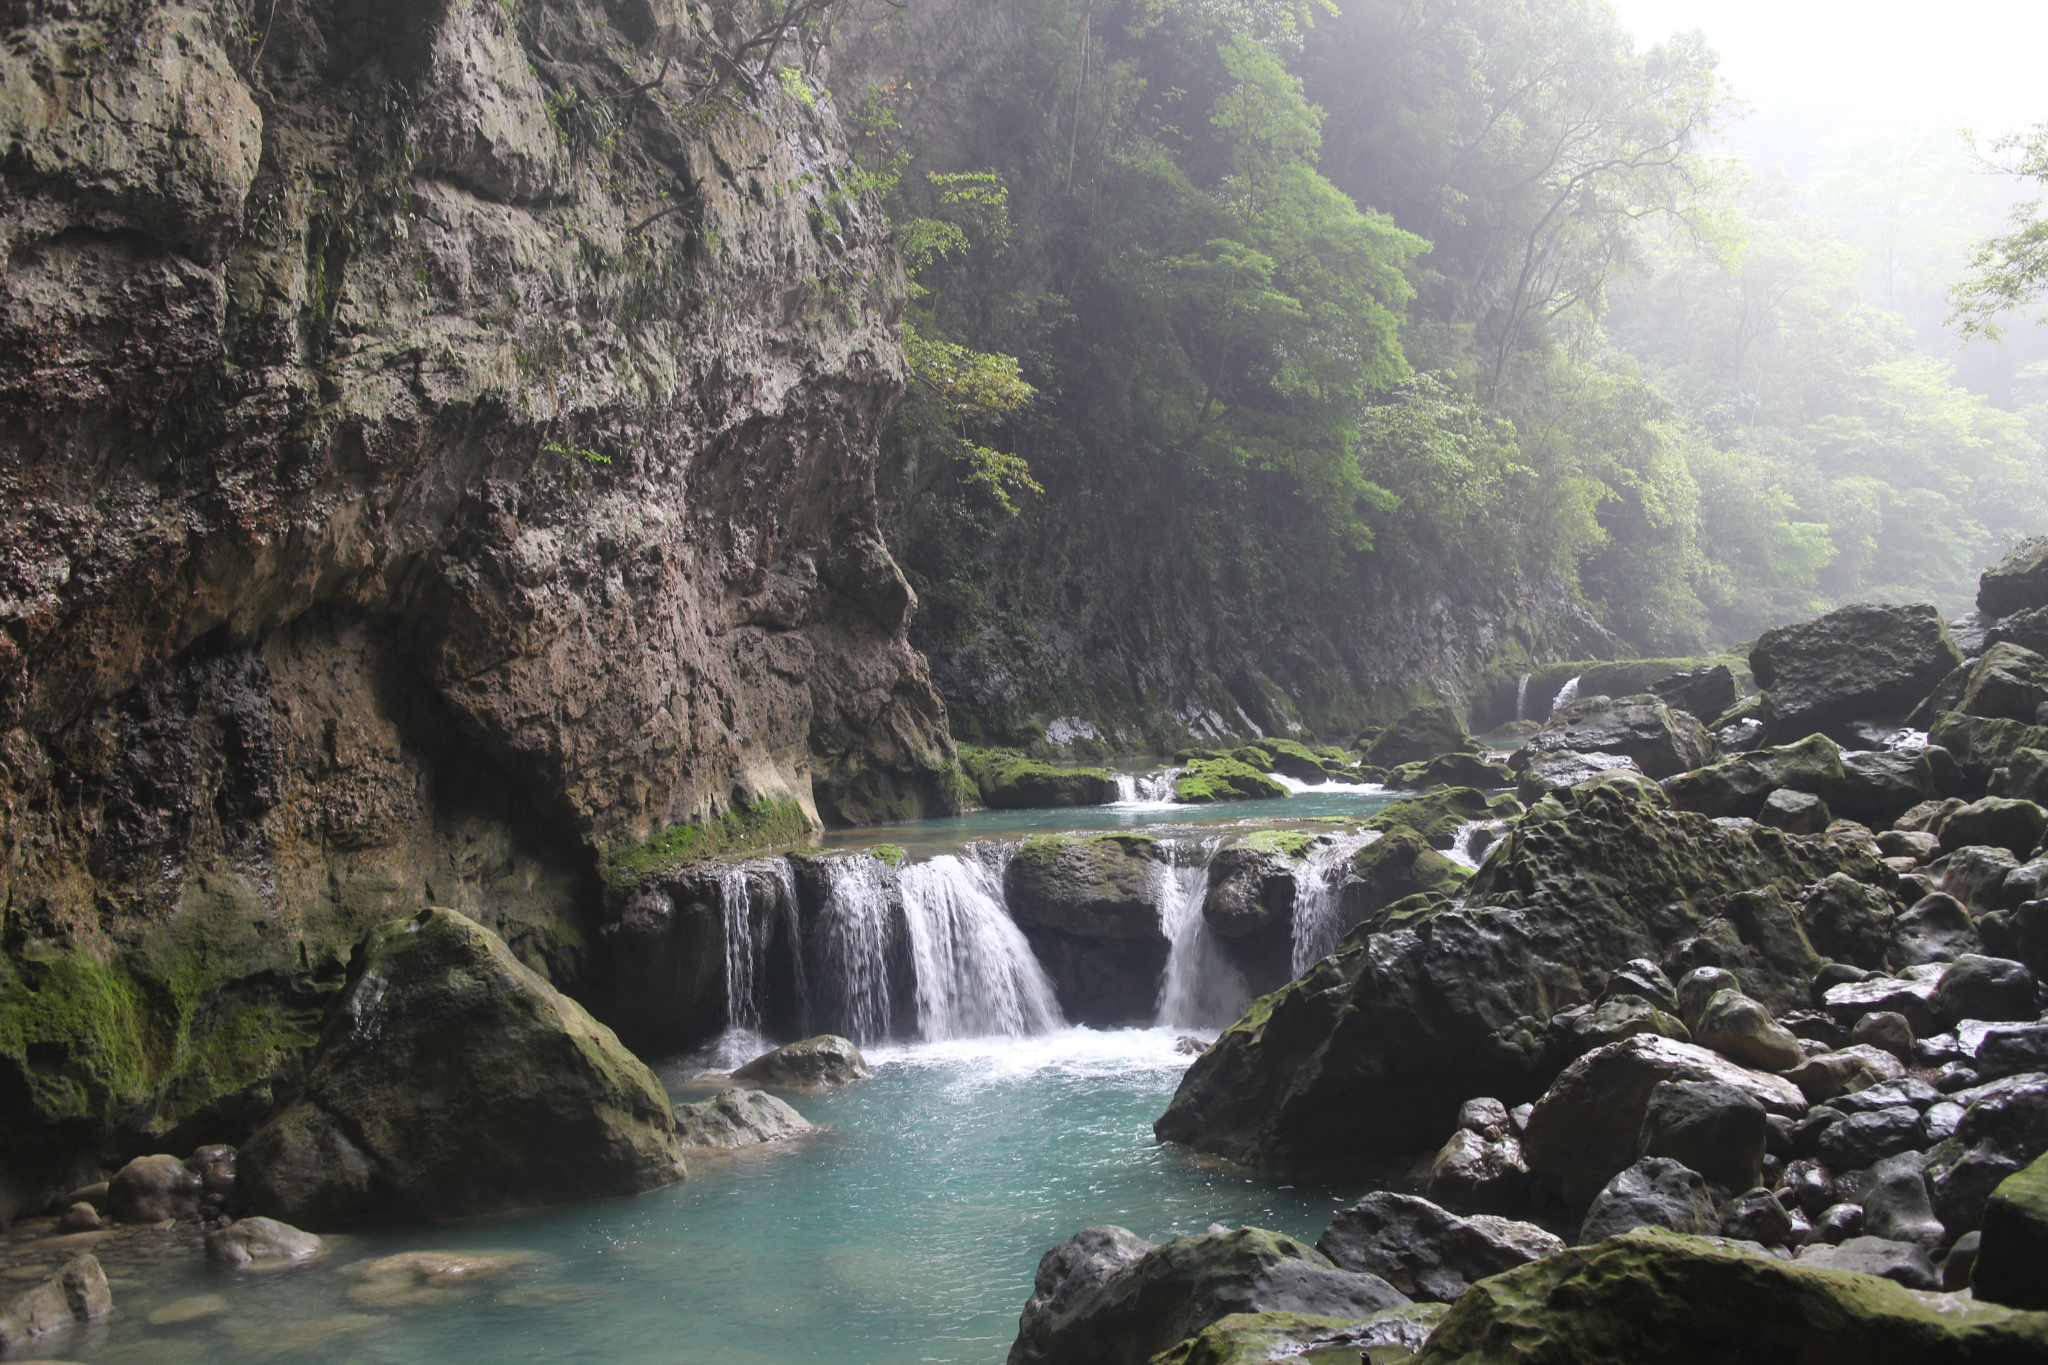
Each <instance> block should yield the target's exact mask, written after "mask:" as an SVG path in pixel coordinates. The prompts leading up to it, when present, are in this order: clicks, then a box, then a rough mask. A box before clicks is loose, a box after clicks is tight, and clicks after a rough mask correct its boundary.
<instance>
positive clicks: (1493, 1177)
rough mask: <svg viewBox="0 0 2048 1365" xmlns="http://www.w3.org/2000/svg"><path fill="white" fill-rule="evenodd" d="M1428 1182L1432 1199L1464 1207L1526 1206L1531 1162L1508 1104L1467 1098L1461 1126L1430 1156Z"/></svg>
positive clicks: (1485, 1209)
mask: <svg viewBox="0 0 2048 1365" xmlns="http://www.w3.org/2000/svg"><path fill="white" fill-rule="evenodd" d="M1427 1188H1428V1193H1429V1197H1430V1198H1431V1199H1435V1200H1439V1201H1441V1202H1443V1203H1446V1204H1449V1205H1451V1206H1452V1207H1454V1208H1459V1209H1466V1210H1478V1211H1482V1212H1505V1211H1507V1210H1511V1209H1517V1208H1520V1207H1521V1206H1522V1204H1523V1203H1524V1202H1525V1199H1526V1197H1527V1194H1528V1190H1529V1166H1528V1163H1527V1162H1526V1161H1524V1160H1523V1159H1522V1144H1521V1141H1520V1139H1519V1138H1518V1137H1517V1135H1516V1133H1515V1129H1514V1125H1513V1124H1512V1123H1511V1122H1510V1121H1509V1118H1508V1111H1507V1106H1505V1105H1503V1104H1502V1103H1501V1102H1500V1101H1499V1100H1493V1099H1483V1100H1469V1101H1467V1102H1466V1103H1465V1105H1464V1107H1463V1108H1461V1109H1460V1110H1459V1111H1458V1130H1457V1131H1456V1132H1455V1133H1452V1134H1451V1138H1450V1141H1448V1142H1446V1143H1445V1144H1444V1145H1443V1147H1442V1149H1441V1150H1439V1151H1438V1152H1437V1154H1436V1157H1435V1159H1434V1160H1433V1161H1431V1162H1430V1167H1429V1183H1428V1187H1427Z"/></svg>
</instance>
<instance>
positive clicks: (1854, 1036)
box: [1849, 1010, 1913, 1062]
mask: <svg viewBox="0 0 2048 1365" xmlns="http://www.w3.org/2000/svg"><path fill="white" fill-rule="evenodd" d="M1849 1041H1850V1043H1851V1044H1852V1045H1854V1046H1857V1047H1874V1048H1876V1049H1878V1050H1879V1051H1880V1052H1889V1053H1891V1055H1892V1056H1894V1057H1897V1058H1898V1059H1899V1060H1900V1061H1901V1062H1911V1061H1912V1060H1913V1026H1912V1025H1911V1024H1910V1023H1908V1022H1906V1016H1905V1015H1903V1014H1898V1013H1896V1012H1894V1011H1892V1010H1872V1011H1871V1012H1870V1013H1868V1014H1866V1015H1864V1016H1863V1017H1862V1018H1861V1019H1858V1020H1857V1021H1856V1027H1854V1028H1852V1029H1850V1030H1849Z"/></svg>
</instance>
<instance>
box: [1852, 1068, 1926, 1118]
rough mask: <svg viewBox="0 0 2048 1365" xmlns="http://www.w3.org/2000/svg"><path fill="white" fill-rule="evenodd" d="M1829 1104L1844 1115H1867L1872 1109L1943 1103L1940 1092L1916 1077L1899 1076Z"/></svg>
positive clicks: (1914, 1106) (1920, 1107)
mask: <svg viewBox="0 0 2048 1365" xmlns="http://www.w3.org/2000/svg"><path fill="white" fill-rule="evenodd" d="M1829 1103H1830V1104H1832V1105H1833V1106H1834V1107H1835V1108H1837V1109H1839V1110H1841V1111H1842V1112H1843V1113H1844V1114H1867V1113H1869V1112H1870V1111H1871V1110H1873V1109H1890V1108H1891V1107H1893V1106H1894V1105H1900V1104H1906V1105H1911V1106H1912V1107H1913V1108H1915V1109H1919V1110H1923V1111H1924V1110H1926V1109H1927V1108H1928V1107H1930V1106H1932V1105H1936V1104H1939V1103H1941V1092H1940V1091H1939V1090H1936V1089H1935V1088H1934V1087H1933V1086H1931V1085H1929V1084H1928V1083H1927V1082H1925V1081H1923V1080H1921V1079H1920V1078H1919V1077H1917V1076H1900V1077H1897V1078H1895V1079H1892V1080H1888V1081H1880V1082H1879V1083H1878V1084H1876V1085H1873V1086H1871V1087H1870V1088H1869V1089H1867V1090H1858V1091H1856V1092H1854V1093H1853V1094H1849V1095H1843V1096H1840V1097H1839V1098H1836V1099H1833V1100H1830V1101H1829Z"/></svg>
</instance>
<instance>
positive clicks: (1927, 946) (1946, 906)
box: [1892, 891, 1984, 1019]
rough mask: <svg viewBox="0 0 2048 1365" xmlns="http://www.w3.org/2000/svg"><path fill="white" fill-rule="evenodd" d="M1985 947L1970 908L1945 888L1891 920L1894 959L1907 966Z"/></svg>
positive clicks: (1952, 957)
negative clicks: (1971, 917)
mask: <svg viewBox="0 0 2048 1365" xmlns="http://www.w3.org/2000/svg"><path fill="white" fill-rule="evenodd" d="M1983 947H1984V944H1983V941H1982V940H1981V939H1979V938H1978V937H1977V928H1976V925H1975V924H1973V923H1972V922H1971V920H1970V912H1969V911H1968V910H1965V909H1964V908H1963V904H1962V902H1961V901H1959V900H1957V899H1956V898H1955V897H1954V896H1951V895H1948V894H1946V893H1945V892H1941V891H1936V892H1935V893H1933V894H1932V895H1929V896H1923V897H1921V898H1920V899H1919V900H1918V901H1916V902H1914V904H1913V908H1912V909H1910V910H1908V911H1906V913H1905V914H1903V915H1900V916H1899V917H1898V919H1897V920H1895V921H1893V923H1892V960H1893V961H1895V962H1898V963H1901V964H1903V965H1905V966H1909V967H1910V966H1919V965H1921V964H1924V963H1948V962H1953V961H1955V960H1956V959H1957V958H1959V957H1966V956H1968V955H1970V954H1973V953H1978V952H1981V951H1983ZM1939 981H1940V978H1939V977H1938V976H1937V977H1936V983H1937V986H1938V983H1939ZM1901 1013H1904V1011H1901ZM1907 1017H1908V1018H1909V1019H1910V1018H1911V1017H1912V1016H1910V1015H1908V1016H1907Z"/></svg>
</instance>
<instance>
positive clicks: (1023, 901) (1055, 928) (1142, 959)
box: [1003, 834, 1292, 1028]
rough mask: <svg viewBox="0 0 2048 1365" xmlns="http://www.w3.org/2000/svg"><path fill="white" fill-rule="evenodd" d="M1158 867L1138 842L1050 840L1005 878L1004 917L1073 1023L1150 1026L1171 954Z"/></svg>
mask: <svg viewBox="0 0 2048 1365" xmlns="http://www.w3.org/2000/svg"><path fill="white" fill-rule="evenodd" d="M1161 857H1162V854H1161V850H1160V848H1159V846H1158V844H1157V843H1156V842H1155V841H1154V840H1152V839H1148V838H1145V837H1143V836H1138V835H1118V834H1105V835H1099V836H1097V837H1094V838H1087V839H1082V838H1073V837H1070V836H1064V835H1048V836H1041V837H1038V838H1033V839H1027V840H1026V841H1025V842H1024V845H1023V847H1021V848H1019V849H1018V850H1017V853H1016V855H1015V856H1014V857H1012V858H1011V859H1010V862H1009V865H1008V867H1006V868H1005V869H1004V871H1003V898H1004V901H1005V903H1006V904H1007V905H1008V906H1009V909H1010V915H1011V917H1012V918H1013V919H1015V920H1016V921H1017V925H1018V927H1019V928H1021V929H1022V930H1023V931H1024V937H1025V938H1027V939H1029V940H1030V942H1031V948H1032V951H1033V952H1034V953H1036V954H1037V955H1038V960H1039V963H1040V964H1041V965H1043V966H1044V968H1045V972H1046V975H1047V976H1049V977H1050V978H1052V983H1053V989H1054V990H1055V991H1056V992H1058V995H1059V1001H1060V1008H1061V1010H1062V1011H1064V1012H1065V1014H1066V1016H1067V1018H1069V1019H1071V1020H1073V1021H1074V1022H1076V1023H1081V1024H1090V1025H1094V1026H1096V1027H1099V1028H1108V1027H1116V1026H1119V1025H1123V1024H1132V1023H1150V1022H1151V1021H1152V1014H1153V1004H1154V1001H1155V998H1156V996H1157V994H1158V991H1159V977H1160V973H1161V972H1163V971H1164V970H1165V968H1166V956H1167V952H1168V950H1169V949H1170V947H1171V945H1170V944H1168V943H1167V941H1166V935H1165V934H1164V933H1162V932H1161V931H1160V928H1159V887H1160V875H1161V872H1162V870H1163V865H1162V863H1161ZM1289 887H1290V888H1291V887H1292V882H1291V881H1290V882H1289ZM1289 906H1290V908H1291V906H1292V900H1291V897H1290V900H1289ZM1285 933H1286V930H1285V928H1284V926H1283V928H1282V930H1281V934H1282V936H1283V937H1284V936H1285Z"/></svg>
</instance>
